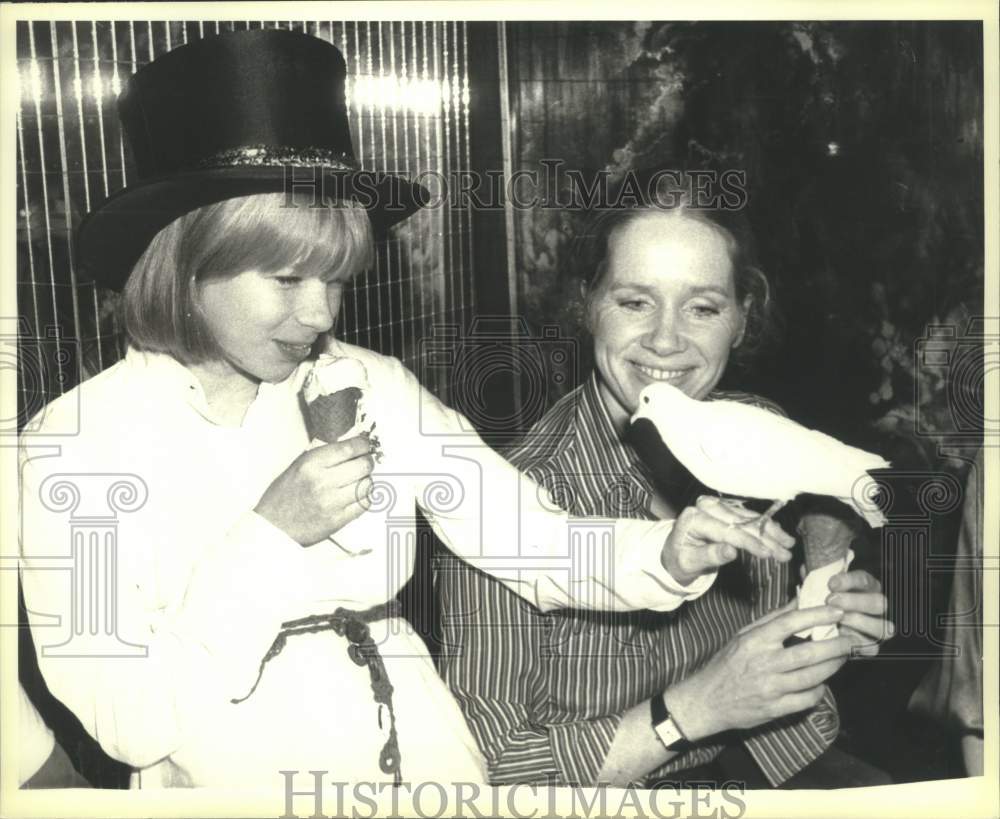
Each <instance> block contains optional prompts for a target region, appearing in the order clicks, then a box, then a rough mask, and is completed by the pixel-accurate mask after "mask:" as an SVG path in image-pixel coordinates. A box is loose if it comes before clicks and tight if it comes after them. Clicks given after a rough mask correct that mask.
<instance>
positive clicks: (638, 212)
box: [571, 198, 779, 366]
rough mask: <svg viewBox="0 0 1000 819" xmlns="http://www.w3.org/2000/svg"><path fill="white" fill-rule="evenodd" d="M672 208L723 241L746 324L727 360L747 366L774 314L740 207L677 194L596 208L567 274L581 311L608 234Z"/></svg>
mask: <svg viewBox="0 0 1000 819" xmlns="http://www.w3.org/2000/svg"><path fill="white" fill-rule="evenodd" d="M661 212H671V213H676V214H677V216H679V217H683V218H688V219H692V220H695V221H697V222H700V223H702V224H704V225H707V226H708V227H710V228H711V229H712V230H714V231H715V232H716V233H717V234H718V235H719V236H720V237H722V239H723V240H724V241H725V244H726V248H727V250H728V253H729V259H730V262H731V263H732V265H733V281H734V285H735V288H736V298H737V301H738V302H739V303H740V304H741V305H742V304H743V303H744V301H747V302H748V306H747V314H746V326H745V329H744V333H743V339H742V341H741V343H740V345H739V346H738V347H737V348H736V349H735V350H733V354H732V357H731V359H730V361H731V362H732V363H733V364H734V365H737V366H746V365H747V364H749V363H750V362H751V360H752V359H753V358H754V357H755V356H756V355H757V354H758V353H759V352H760V351H761V350H762V349H763V348H764V347H766V346H767V345H768V344H769V343H770V342H771V341H772V340H773V338H774V336H775V334H776V332H777V324H778V321H779V317H778V314H777V310H776V307H775V304H774V299H773V297H772V294H771V287H770V285H769V283H768V280H767V277H766V276H765V275H764V273H763V271H761V269H760V268H759V267H758V265H757V261H756V247H755V244H756V243H755V241H754V238H753V232H752V230H751V228H750V224H749V221H748V220H747V218H746V216H745V215H744V213H743V212H742V211H739V210H726V209H722V208H696V207H690V206H689V205H688V204H687V202H686V201H685V200H684V199H683V198H682V199H680V200H679V201H678V202H677V204H673V205H671V206H670V207H667V206H664V205H663V204H662V202H659V203H657V204H644V203H637V205H636V206H635V207H619V208H614V209H609V210H602V211H598V212H597V213H595V214H594V215H592V216H591V218H590V220H589V222H588V224H587V226H586V228H585V229H584V231H583V232H582V233H581V234H579V235H578V236H577V237H576V238H575V240H574V247H573V270H572V274H571V275H572V276H573V277H574V279H575V280H576V282H577V286H578V287H579V285H580V284H581V283H582V284H583V287H584V290H585V291H586V296H585V301H586V302H588V304H584V306H583V313H584V315H586V313H587V312H588V306H589V300H590V298H591V297H592V295H593V294H594V293H595V292H596V290H597V288H598V286H599V285H600V283H601V279H602V278H603V276H604V274H605V272H606V271H607V266H608V248H609V246H610V243H611V238H612V237H613V236H614V235H615V233H617V232H618V231H619V230H620V229H622V228H623V227H625V226H626V225H628V224H630V223H631V222H633V221H635V220H637V219H641V218H643V217H644V216H648V215H649V214H651V213H661Z"/></svg>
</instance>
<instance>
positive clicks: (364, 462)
mask: <svg viewBox="0 0 1000 819" xmlns="http://www.w3.org/2000/svg"><path fill="white" fill-rule="evenodd" d="M373 467H374V461H373V460H372V457H371V455H370V454H369V443H368V437H367V436H365V435H358V436H356V437H354V438H350V439H348V440H346V441H338V442H337V443H333V444H324V445H322V446H318V447H316V448H315V449H310V450H307V451H306V452H303V453H302V454H301V455H299V457H298V458H296V459H295V460H294V461H293V462H292V464H291V465H290V466H289V467H288V468H287V469H286V470H285V471H284V472H282V473H281V474H280V475H279V476H278V477H277V478H275V479H274V481H273V482H272V483H271V485H270V486H269V487H268V488H267V491H266V492H264V495H263V497H261V499H260V501H259V502H258V504H257V506H256V507H255V508H254V511H255V512H256V513H257V514H258V515H260V516H261V517H263V518H264V519H266V520H267V521H269V522H270V523H272V524H273V525H274V526H277V527H278V528H279V529H281V530H282V531H283V532H285V534H287V535H288V536H289V537H290V538H292V540H295V541H297V542H298V543H300V544H302V545H303V546H310V545H312V544H313V543H319V542H320V541H321V540H323V539H324V538H327V537H329V536H330V535H332V534H333V533H334V532H336V531H337V530H338V529H341V528H342V527H344V526H346V525H347V524H348V523H350V522H351V521H352V520H354V519H355V518H357V517H360V516H361V515H362V514H364V512H366V511H367V510H368V509H369V507H370V506H371V502H370V500H369V495H370V493H371V489H372V480H371V478H370V477H369V476H370V475H371V472H372V469H373Z"/></svg>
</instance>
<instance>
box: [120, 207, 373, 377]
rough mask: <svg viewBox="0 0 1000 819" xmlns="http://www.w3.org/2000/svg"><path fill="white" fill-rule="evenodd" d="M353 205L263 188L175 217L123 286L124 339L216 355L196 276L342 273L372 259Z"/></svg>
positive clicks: (194, 356) (184, 353)
mask: <svg viewBox="0 0 1000 819" xmlns="http://www.w3.org/2000/svg"><path fill="white" fill-rule="evenodd" d="M374 253H375V251H374V245H373V241H372V231H371V223H370V222H369V219H368V214H367V213H366V212H365V211H364V209H362V208H361V207H360V206H358V205H356V204H354V203H353V202H349V203H341V202H337V203H333V204H330V205H320V206H317V205H316V204H315V203H314V202H313V200H312V199H311V198H302V197H291V198H290V197H288V196H286V195H285V194H284V193H264V194H254V195H252V196H242V197H238V198H235V199H227V200H225V201H222V202H217V203H215V204H212V205H206V206H205V207H201V208H198V209H197V210H193V211H191V212H189V213H186V214H184V215H183V216H181V217H180V218H178V219H175V220H174V221H173V222H171V223H170V224H169V225H167V226H166V227H165V228H163V229H162V230H161V231H160V232H159V233H157V234H156V236H155V237H154V238H153V240H152V241H151V242H150V243H149V247H148V248H146V251H145V253H143V254H142V256H141V257H140V258H139V261H138V262H136V264H135V266H134V267H133V268H132V274H131V276H129V279H128V281H127V282H126V283H125V288H124V291H123V293H122V304H121V309H122V314H123V321H124V325H125V333H126V335H127V337H128V342H129V344H130V345H132V346H133V347H136V348H138V349H140V350H147V351H151V352H160V353H168V354H170V355H172V356H173V357H174V358H176V359H177V360H178V361H181V362H183V363H185V364H197V363H201V362H204V361H210V360H212V359H215V358H218V357H219V355H220V351H219V349H218V347H217V345H216V343H215V340H214V339H213V338H212V335H211V333H210V332H209V330H208V328H207V327H206V326H205V324H204V322H203V320H202V319H201V316H200V314H199V311H198V309H197V304H196V300H195V296H196V293H197V287H196V283H197V282H198V281H199V280H204V279H207V278H211V277H215V276H231V275H236V274H238V273H242V272H244V271H247V270H258V271H260V272H262V273H274V272H277V271H279V270H283V269H285V268H288V267H294V268H295V270H296V272H297V274H298V275H304V276H307V275H312V274H322V275H324V276H328V275H329V274H330V273H331V272H332V273H333V275H334V277H335V278H337V279H339V280H342V281H347V280H349V279H350V278H352V277H353V276H354V275H355V274H357V273H359V272H360V271H362V270H364V269H366V268H368V267H370V266H371V264H372V261H373V259H374Z"/></svg>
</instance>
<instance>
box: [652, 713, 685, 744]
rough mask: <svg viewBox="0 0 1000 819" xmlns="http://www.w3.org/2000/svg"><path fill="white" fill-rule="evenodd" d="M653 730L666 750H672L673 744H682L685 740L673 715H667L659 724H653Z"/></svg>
mask: <svg viewBox="0 0 1000 819" xmlns="http://www.w3.org/2000/svg"><path fill="white" fill-rule="evenodd" d="M654 730H655V731H656V735H657V736H658V737H659V738H660V741H661V742H662V743H663V745H664V747H666V748H667V750H673V746H674V745H682V744H683V743H684V741H685V740H684V734H682V733H681V732H680V729H679V728H678V727H677V723H676V722H674V718H673V717H668V718H667V719H665V720H664V721H663V722H661V723H660V724H659V725H656V726H654Z"/></svg>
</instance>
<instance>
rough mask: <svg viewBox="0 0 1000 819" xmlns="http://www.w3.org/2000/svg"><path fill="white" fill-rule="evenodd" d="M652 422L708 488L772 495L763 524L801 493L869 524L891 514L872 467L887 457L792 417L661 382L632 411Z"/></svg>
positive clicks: (882, 464)
mask: <svg viewBox="0 0 1000 819" xmlns="http://www.w3.org/2000/svg"><path fill="white" fill-rule="evenodd" d="M640 418H647V419H648V420H650V421H652V422H653V425H654V426H655V427H656V430H657V432H658V433H659V435H660V438H661V439H662V440H663V443H664V444H666V445H667V447H668V448H669V449H670V451H671V453H673V455H674V457H675V458H677V460H678V461H680V462H681V463H682V464H683V465H684V466H685V467H686V468H687V469H688V471H689V472H691V474H692V475H694V476H695V478H697V479H698V480H699V481H701V483H703V484H704V485H705V486H707V487H709V488H711V489H714V490H716V491H717V492H722V493H724V494H727V495H737V496H740V497H745V498H760V499H764V500H772V501H774V503H773V504H772V506H771V508H770V509H768V510H767V512H766V513H765V516H764V517H763V518H762V520H761V526H763V524H764V522H765V521H766V520H767V518H769V517H770V516H771V515H773V514H774V513H775V512H776V511H778V509H779V508H781V506H783V505H784V504H785V503H787V502H788V501H790V500H792V499H793V498H794V497H795V496H796V495H800V494H802V493H810V494H814V495H829V496H831V497H834V498H837V499H838V500H840V501H843V502H844V503H846V504H847V505H848V506H850V507H851V508H852V509H854V510H855V511H856V512H857V513H858V514H860V515H861V516H862V517H863V518H864V519H865V520H866V521H867V522H868V524H869V525H870V526H882V525H884V524H885V522H886V519H885V516H884V515H883V514H882V511H881V510H880V509H879V508H878V506H877V505H876V504H875V502H874V497H873V496H874V492H875V490H876V489H877V485H876V484H875V481H874V480H873V479H872V478H871V476H869V475H868V474H867V473H868V470H870V469H884V468H886V467H888V466H889V462H888V461H886V460H885V459H884V458H882V457H880V456H879V455H874V454H872V453H870V452H865V451H864V450H863V449H857V448H855V447H852V446H847V444H843V443H841V442H840V441H838V440H837V439H836V438H833V437H831V436H830V435H826V434H825V433H822V432H818V431H816V430H813V429H808V428H806V427H804V426H801V425H800V424H797V423H795V422H794V421H791V420H789V419H788V418H783V417H782V416H780V415H777V414H775V413H773V412H769V411H768V410H765V409H760V408H759V407H754V406H751V405H749V404H741V403H738V402H736V401H726V400H719V401H697V400H695V399H693V398H689V397H688V396H686V395H685V394H684V393H683V392H681V391H680V390H679V389H677V388H676V387H674V386H672V385H671V384H667V383H666V382H663V381H658V382H655V383H653V384H650V385H649V386H647V387H646V388H645V389H643V391H642V392H641V393H640V394H639V409H638V410H637V411H636V413H635V414H634V415H633V416H632V422H633V423H635V422H636V421H637V420H638V419H640Z"/></svg>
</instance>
